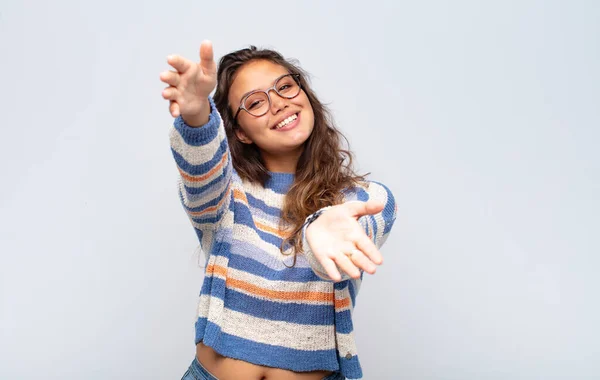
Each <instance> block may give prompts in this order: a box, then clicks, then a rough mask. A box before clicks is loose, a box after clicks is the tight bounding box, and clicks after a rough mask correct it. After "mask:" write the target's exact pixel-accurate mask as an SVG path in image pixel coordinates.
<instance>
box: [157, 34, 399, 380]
mask: <svg viewBox="0 0 600 380" xmlns="http://www.w3.org/2000/svg"><path fill="white" fill-rule="evenodd" d="M168 63H169V64H170V65H171V66H172V67H173V69H174V70H171V71H165V72H163V73H161V75H160V78H161V80H162V81H163V82H165V83H166V84H168V85H169V86H168V87H167V88H166V89H165V90H164V91H163V97H164V98H165V99H167V100H169V101H170V106H169V110H170V112H171V115H172V116H173V117H175V122H174V127H173V128H172V130H171V135H170V136H171V148H172V152H173V156H174V158H175V161H176V163H177V166H178V168H179V172H180V174H181V182H180V187H179V191H180V197H181V201H182V203H183V206H184V208H185V210H186V212H187V214H188V216H189V218H190V221H191V223H192V225H193V226H194V229H195V231H196V234H197V235H198V239H199V240H200V245H201V247H202V250H203V251H204V252H205V253H206V256H207V262H206V270H205V277H204V283H203V285H202V290H201V293H200V302H199V306H198V319H197V322H196V339H195V342H196V358H195V360H194V361H193V362H192V365H191V366H190V368H189V369H188V371H187V372H186V374H185V375H184V379H197V380H199V379H221V380H231V379H248V380H259V379H277V380H279V379H281V380H286V379H290V380H292V379H293V380H321V379H329V380H333V379H344V378H352V379H356V378H361V377H362V371H361V367H360V363H359V360H358V356H357V349H356V346H355V341H354V335H353V324H352V318H351V314H352V310H353V307H354V303H355V297H356V294H357V292H358V290H359V286H360V283H361V279H362V274H363V272H367V273H370V274H373V273H375V270H376V266H377V265H380V264H381V263H382V260H383V259H382V257H381V254H380V252H379V250H378V249H379V247H381V245H382V244H383V242H384V241H385V239H386V237H387V236H388V233H389V232H390V229H391V227H392V224H393V223H394V219H395V217H396V205H395V202H394V198H393V196H392V194H391V192H390V191H389V190H388V189H387V188H386V187H385V186H384V185H382V184H379V183H376V182H369V181H366V180H365V179H364V178H363V177H361V176H358V175H356V174H355V173H354V172H353V170H352V168H351V154H350V152H348V151H346V150H344V149H343V148H342V144H341V143H342V140H343V136H342V135H341V134H340V132H339V131H338V130H337V129H336V128H335V127H334V124H333V121H332V118H331V117H330V115H329V112H328V111H327V109H326V108H325V107H324V106H323V104H322V103H321V102H320V101H319V100H318V98H317V97H316V95H315V93H314V92H313V91H312V90H311V88H310V86H309V83H308V82H307V76H306V74H305V73H304V72H303V71H302V70H301V69H300V68H299V67H298V66H297V65H295V64H293V63H292V62H290V61H287V60H285V59H284V58H283V57H282V56H281V55H280V54H279V53H277V52H275V51H272V50H258V49H256V48H255V47H250V48H248V49H242V50H239V51H235V52H233V53H230V54H227V55H226V56H224V57H223V58H222V59H221V61H220V63H219V68H218V71H217V65H216V63H215V62H214V60H213V50H212V45H211V43H210V42H208V41H205V42H203V43H202V45H201V46H200V62H199V63H194V62H192V61H190V60H187V59H184V58H182V57H180V56H169V57H168ZM215 87H216V92H215V95H214V98H211V97H210V96H209V95H210V93H211V92H212V91H213V90H214V89H215Z"/></svg>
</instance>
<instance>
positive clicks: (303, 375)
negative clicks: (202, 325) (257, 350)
mask: <svg viewBox="0 0 600 380" xmlns="http://www.w3.org/2000/svg"><path fill="white" fill-rule="evenodd" d="M196 358H198V361H199V362H200V363H201V364H202V366H203V367H204V368H206V370H207V371H208V372H210V373H211V374H212V375H213V376H214V377H216V378H217V379H219V380H237V379H240V378H242V377H240V376H242V375H243V379H245V380H246V379H247V380H321V379H323V378H324V377H326V376H328V375H330V374H331V371H312V372H294V371H289V370H285V369H281V368H272V367H265V366H261V365H256V364H252V363H248V362H245V361H243V360H238V359H233V358H228V357H225V356H223V355H221V354H219V353H217V352H216V351H215V350H213V349H212V348H211V347H209V346H207V345H205V344H203V343H202V342H200V343H198V344H197V345H196Z"/></svg>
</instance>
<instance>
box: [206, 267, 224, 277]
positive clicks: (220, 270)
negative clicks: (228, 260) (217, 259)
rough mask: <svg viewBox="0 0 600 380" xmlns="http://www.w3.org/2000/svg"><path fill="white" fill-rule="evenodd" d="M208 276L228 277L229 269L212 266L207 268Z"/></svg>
mask: <svg viewBox="0 0 600 380" xmlns="http://www.w3.org/2000/svg"><path fill="white" fill-rule="evenodd" d="M206 274H211V275H212V274H219V275H221V276H223V277H227V268H225V267H222V266H220V265H215V264H210V265H208V266H207V267H206Z"/></svg>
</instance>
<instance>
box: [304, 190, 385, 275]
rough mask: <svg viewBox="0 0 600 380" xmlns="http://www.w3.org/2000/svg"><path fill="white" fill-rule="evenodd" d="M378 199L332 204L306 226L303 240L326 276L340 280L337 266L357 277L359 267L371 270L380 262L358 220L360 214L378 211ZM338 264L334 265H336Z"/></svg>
mask: <svg viewBox="0 0 600 380" xmlns="http://www.w3.org/2000/svg"><path fill="white" fill-rule="evenodd" d="M383 208H384V205H383V204H382V203H380V202H375V201H369V202H348V203H343V204H341V205H337V206H333V207H331V208H329V209H327V210H325V211H324V212H323V214H321V216H319V217H318V218H317V220H315V221H314V222H313V223H311V224H310V225H309V226H308V228H307V229H306V240H307V241H308V244H309V245H310V249H311V250H312V252H313V254H314V255H315V257H316V258H317V260H318V261H319V263H321V265H322V266H323V268H324V269H325V271H326V272H327V275H328V276H329V278H331V279H332V280H334V281H340V280H341V276H340V273H339V271H338V269H337V267H339V268H340V269H341V270H342V271H344V272H345V273H347V274H348V275H349V276H350V277H352V278H355V279H356V278H360V270H359V268H360V269H362V270H364V271H365V272H367V273H369V274H374V273H375V270H376V265H381V263H383V257H382V256H381V253H380V252H379V250H378V249H377V247H376V246H375V244H373V242H372V241H371V239H369V237H368V236H367V234H366V233H365V231H364V229H363V227H362V226H361V225H360V223H359V222H358V218H359V217H361V216H363V215H373V214H377V213H379V212H381V211H382V210H383ZM336 264H337V267H336Z"/></svg>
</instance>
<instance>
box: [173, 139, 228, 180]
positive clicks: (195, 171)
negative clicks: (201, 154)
mask: <svg viewBox="0 0 600 380" xmlns="http://www.w3.org/2000/svg"><path fill="white" fill-rule="evenodd" d="M228 148H229V147H228V145H227V140H223V141H221V144H220V145H219V149H217V151H216V152H215V154H214V155H213V157H212V158H211V159H210V160H208V161H207V162H204V163H202V164H199V165H193V164H190V163H189V162H187V161H186V160H185V158H184V157H183V156H182V155H181V154H179V153H177V152H176V151H175V149H173V148H171V152H173V157H174V158H175V162H176V163H177V166H179V168H180V169H182V170H183V171H184V172H186V173H188V174H191V175H201V174H205V173H208V172H209V171H210V170H211V169H213V168H214V167H216V166H217V164H218V163H219V162H221V160H222V159H223V154H224V153H225V152H226V151H227V149H228ZM230 162H231V160H230V155H229V154H228V155H227V161H226V162H225V165H229V163H230Z"/></svg>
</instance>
